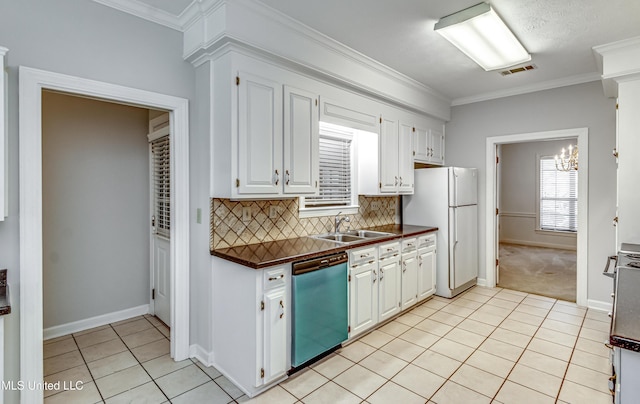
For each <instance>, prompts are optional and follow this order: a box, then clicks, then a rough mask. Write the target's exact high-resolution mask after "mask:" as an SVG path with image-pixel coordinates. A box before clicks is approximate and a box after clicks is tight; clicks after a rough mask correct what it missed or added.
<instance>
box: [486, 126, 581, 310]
mask: <svg viewBox="0 0 640 404" xmlns="http://www.w3.org/2000/svg"><path fill="white" fill-rule="evenodd" d="M570 138H574V139H575V138H578V146H579V147H580V167H581V168H583V167H584V168H583V169H581V170H580V175H579V176H578V240H577V263H576V265H577V268H576V303H577V304H578V305H579V306H585V307H586V306H587V304H588V303H589V302H588V301H587V292H588V290H587V287H588V285H587V276H588V262H587V255H588V254H587V252H588V246H589V244H588V241H589V239H588V229H589V200H588V197H589V169H588V167H589V130H588V128H576V129H563V130H555V131H548V132H535V133H522V134H515V135H504V136H494V137H488V138H487V140H486V157H485V158H486V160H485V164H486V177H485V178H486V181H485V198H486V207H485V209H486V210H485V218H486V224H485V227H486V229H485V231H486V233H485V240H487V245H486V261H485V268H486V286H488V287H495V286H496V251H497V248H496V247H497V246H496V243H497V237H496V235H497V228H496V207H497V201H496V195H497V193H496V190H497V184H496V148H497V146H498V145H500V144H508V143H522V142H531V141H534V142H535V141H542V140H551V139H557V140H560V139H570Z"/></svg>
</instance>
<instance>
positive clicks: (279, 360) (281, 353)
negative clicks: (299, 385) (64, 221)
mask: <svg viewBox="0 0 640 404" xmlns="http://www.w3.org/2000/svg"><path fill="white" fill-rule="evenodd" d="M285 307H287V300H286V292H285V288H278V289H275V290H272V291H270V292H268V293H266V294H265V295H264V316H265V317H264V358H263V369H264V378H263V379H262V382H263V383H264V384H267V383H270V382H271V381H272V380H274V379H276V378H278V377H280V376H282V375H284V373H285V372H286V371H287V364H286V358H287V319H286V318H285Z"/></svg>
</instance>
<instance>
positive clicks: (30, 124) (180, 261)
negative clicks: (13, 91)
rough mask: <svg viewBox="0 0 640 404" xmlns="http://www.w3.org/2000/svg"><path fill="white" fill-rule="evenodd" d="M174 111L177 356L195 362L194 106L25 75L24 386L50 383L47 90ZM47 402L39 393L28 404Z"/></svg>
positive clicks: (75, 80)
mask: <svg viewBox="0 0 640 404" xmlns="http://www.w3.org/2000/svg"><path fill="white" fill-rule="evenodd" d="M43 89H47V90H54V91H62V92H65V93H70V94H76V95H79V96H84V97H91V98H96V99H104V100H110V101H114V102H117V103H122V104H128V105H136V106H141V107H148V108H155V109H164V110H168V111H170V117H171V129H172V130H171V133H172V135H171V137H170V147H171V149H172V151H173V152H172V155H171V167H172V171H171V184H172V186H174V189H175V192H172V193H171V206H172V207H173V208H172V210H171V216H172V217H171V223H172V224H173V226H172V227H171V277H172V285H171V302H172V305H171V323H172V324H171V356H172V357H173V358H174V360H176V361H180V360H183V359H186V358H188V357H189V127H188V121H189V117H188V114H189V111H188V100H186V99H183V98H178V97H173V96H169V95H163V94H158V93H153V92H149V91H144V90H138V89H134V88H129V87H124V86H119V85H115V84H110V83H105V82H99V81H94V80H88V79H83V78H79V77H73V76H68V75H63V74H59V73H52V72H48V71H43V70H37V69H33V68H29V67H24V66H20V68H19V128H20V131H19V144H20V147H19V149H20V150H19V160H20V163H19V169H20V181H19V189H20V192H19V193H20V313H21V315H20V380H22V381H24V382H25V383H27V382H29V381H31V382H38V383H40V382H42V380H43V351H42V337H43V326H42V319H43V309H42V300H43V299H42V262H43V259H42V257H43V252H42V113H41V112H42V90H43ZM42 400H43V391H42V390H39V389H34V390H28V389H25V390H24V391H22V392H21V402H23V403H38V402H42Z"/></svg>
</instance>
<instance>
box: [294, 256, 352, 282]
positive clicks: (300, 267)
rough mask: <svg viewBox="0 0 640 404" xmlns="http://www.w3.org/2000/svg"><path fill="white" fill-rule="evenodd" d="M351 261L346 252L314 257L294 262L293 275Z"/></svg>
mask: <svg viewBox="0 0 640 404" xmlns="http://www.w3.org/2000/svg"><path fill="white" fill-rule="evenodd" d="M348 261H349V257H348V256H347V253H346V252H341V253H338V254H332V255H328V256H325V257H320V258H313V259H310V260H307V261H300V262H294V263H293V271H292V274H293V276H296V275H302V274H306V273H308V272H313V271H318V270H320V269H324V268H327V267H330V266H334V265H338V264H342V263H345V262H348Z"/></svg>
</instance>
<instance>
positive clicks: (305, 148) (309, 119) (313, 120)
mask: <svg viewBox="0 0 640 404" xmlns="http://www.w3.org/2000/svg"><path fill="white" fill-rule="evenodd" d="M318 133H319V118H318V96H317V94H313V93H310V92H308V91H304V90H300V89H297V88H293V87H289V86H284V193H285V194H298V195H302V194H305V195H306V194H311V195H313V194H315V193H316V192H317V190H318V147H319V145H318V136H319V134H318Z"/></svg>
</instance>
